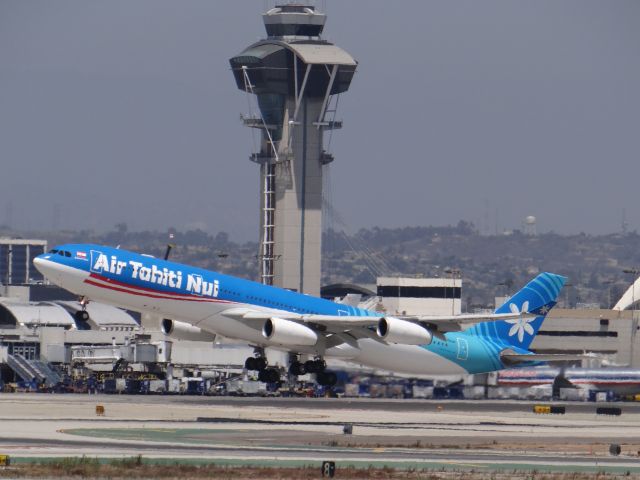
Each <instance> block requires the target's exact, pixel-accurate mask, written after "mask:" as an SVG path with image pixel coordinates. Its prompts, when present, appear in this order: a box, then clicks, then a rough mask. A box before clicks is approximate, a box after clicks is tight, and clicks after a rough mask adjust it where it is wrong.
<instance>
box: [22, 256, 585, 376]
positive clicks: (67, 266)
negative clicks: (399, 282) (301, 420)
mask: <svg viewBox="0 0 640 480" xmlns="http://www.w3.org/2000/svg"><path fill="white" fill-rule="evenodd" d="M34 264H35V266H36V268H37V269H38V270H39V271H40V272H41V273H42V274H43V275H44V276H45V277H46V278H47V279H49V280H50V281H51V282H53V283H54V284H56V285H59V286H61V287H63V288H65V289H67V290H69V291H70V292H72V293H74V294H76V295H78V296H79V297H80V299H81V304H82V305H85V304H86V302H87V301H89V300H95V301H100V302H104V303H109V304H112V305H116V306H119V307H123V308H127V309H131V310H136V311H141V312H146V313H151V314H155V315H159V316H161V317H162V318H166V319H167V320H165V322H164V327H165V330H171V329H172V328H174V327H176V326H178V327H182V328H183V329H184V326H185V323H182V322H186V324H188V326H187V328H188V329H191V332H192V333H193V332H196V333H197V332H202V333H203V334H209V335H210V334H220V335H223V336H225V337H228V338H234V339H238V340H241V341H244V342H247V343H249V344H251V345H253V346H255V348H256V354H255V356H254V357H250V358H248V359H247V360H246V363H245V366H246V367H247V369H249V370H258V371H259V378H260V380H263V381H271V382H273V381H277V380H278V379H279V373H278V371H277V370H276V369H274V368H269V367H268V365H267V361H266V358H265V357H264V351H263V348H264V347H275V348H278V349H282V350H286V351H289V352H291V353H292V355H291V359H292V360H291V364H290V367H289V372H290V373H291V374H294V375H301V374H304V373H315V374H316V379H317V381H318V383H320V384H322V385H333V384H335V381H336V376H335V374H334V373H332V372H328V371H325V365H326V364H325V362H324V358H326V357H337V358H343V359H346V360H350V361H353V362H355V363H359V364H365V365H368V366H372V367H377V368H383V369H385V370H390V371H394V372H403V373H408V374H432V375H450V374H461V373H463V374H464V373H483V372H490V371H496V370H501V369H503V368H507V367H514V366H518V365H525V366H532V365H537V364H539V363H540V362H545V361H554V360H560V361H563V360H575V359H577V358H581V356H576V355H562V354H556V355H538V354H534V353H533V352H531V351H530V350H529V345H530V344H531V342H532V340H533V338H534V337H535V335H536V333H537V332H538V330H539V329H540V326H541V325H542V322H543V321H544V319H545V316H546V314H547V312H548V311H549V310H550V309H551V308H552V307H553V306H554V305H555V303H556V298H557V297H558V294H559V293H560V289H561V288H562V286H563V285H564V283H565V280H566V279H565V278H564V277H562V276H560V275H555V274H553V273H541V274H540V275H538V276H537V277H536V278H535V279H533V280H532V281H530V282H529V283H528V284H527V285H525V286H524V287H523V288H522V290H520V291H519V292H517V293H516V294H515V295H514V296H513V297H511V298H510V299H509V300H508V301H507V302H506V303H505V304H504V305H502V306H501V307H500V308H498V309H497V310H496V311H495V313H494V314H488V315H477V314H463V315H455V316H429V315H424V316H412V317H397V316H389V315H386V314H382V313H379V312H374V311H370V310H364V309H360V308H356V307H353V306H349V305H343V304H340V303H336V302H331V301H328V300H324V299H321V298H316V297H311V296H308V295H303V294H300V293H296V292H292V291H289V290H284V289H281V288H276V287H271V286H267V285H262V284H259V283H256V282H252V281H248V280H244V279H241V278H237V277H232V276H228V275H223V274H221V273H217V272H213V271H207V270H203V269H200V268H195V267H191V266H188V265H183V264H179V263H175V262H170V261H167V260H163V259H158V258H154V257H152V256H149V255H141V254H137V253H133V252H129V251H126V250H120V249H117V248H112V247H106V246H100V245H90V244H73V245H61V246H58V247H56V248H54V249H52V250H51V251H50V252H48V253H45V254H43V255H40V256H38V257H37V258H35V259H34ZM78 319H79V320H81V321H82V320H85V321H86V320H87V319H88V314H87V312H86V311H84V310H81V311H79V312H78ZM171 319H176V320H177V321H176V320H171ZM299 354H304V355H309V356H311V357H313V358H314V360H309V361H306V362H304V363H303V362H301V361H299V357H298V355H299Z"/></svg>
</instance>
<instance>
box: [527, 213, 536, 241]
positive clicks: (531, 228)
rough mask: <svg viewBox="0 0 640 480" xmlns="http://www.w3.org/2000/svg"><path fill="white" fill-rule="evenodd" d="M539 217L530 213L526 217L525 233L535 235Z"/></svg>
mask: <svg viewBox="0 0 640 480" xmlns="http://www.w3.org/2000/svg"><path fill="white" fill-rule="evenodd" d="M536 223H537V219H536V217H534V216H533V215H529V216H527V217H526V218H525V219H524V234H525V235H530V236H532V237H535V236H536V234H537V231H536Z"/></svg>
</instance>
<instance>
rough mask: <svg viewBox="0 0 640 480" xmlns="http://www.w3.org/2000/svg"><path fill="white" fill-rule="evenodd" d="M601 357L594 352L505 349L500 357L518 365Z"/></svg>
mask: <svg viewBox="0 0 640 480" xmlns="http://www.w3.org/2000/svg"><path fill="white" fill-rule="evenodd" d="M594 358H599V357H598V355H596V354H593V353H548V354H547V353H540V354H538V353H513V352H510V351H505V352H503V353H501V354H500V359H501V360H502V361H503V362H504V363H505V364H506V365H518V364H521V363H529V362H572V361H576V360H585V359H594Z"/></svg>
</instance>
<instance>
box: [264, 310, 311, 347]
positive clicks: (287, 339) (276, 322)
mask: <svg viewBox="0 0 640 480" xmlns="http://www.w3.org/2000/svg"><path fill="white" fill-rule="evenodd" d="M262 336H263V337H264V338H266V339H267V340H269V341H271V342H274V343H278V344H280V345H291V346H294V345H304V346H313V345H315V344H316V343H317V342H318V334H317V333H316V332H314V331H313V330H312V329H310V328H309V327H307V326H305V325H301V324H299V323H296V322H292V321H291V320H284V319H283V318H277V317H271V318H270V319H269V320H267V321H266V322H264V326H263V327H262Z"/></svg>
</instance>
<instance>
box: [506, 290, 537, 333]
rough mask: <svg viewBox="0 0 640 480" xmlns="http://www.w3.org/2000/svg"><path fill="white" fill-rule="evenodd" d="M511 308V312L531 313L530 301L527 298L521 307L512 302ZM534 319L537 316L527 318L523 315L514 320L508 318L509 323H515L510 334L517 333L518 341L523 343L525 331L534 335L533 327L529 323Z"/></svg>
mask: <svg viewBox="0 0 640 480" xmlns="http://www.w3.org/2000/svg"><path fill="white" fill-rule="evenodd" d="M509 309H510V310H511V313H521V314H525V313H529V301H528V300H525V301H524V303H523V304H522V307H521V308H518V306H517V305H516V304H515V303H510V304H509ZM534 320H535V318H525V317H524V316H521V317H520V318H514V319H512V320H506V322H507V323H510V324H511V325H513V326H512V327H511V328H510V329H509V336H510V337H513V336H514V335H515V334H516V333H517V334H518V341H519V342H520V343H522V341H523V340H524V333H525V332H527V333H528V334H529V335H533V327H532V326H531V325H529V323H530V322H532V321H534Z"/></svg>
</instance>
